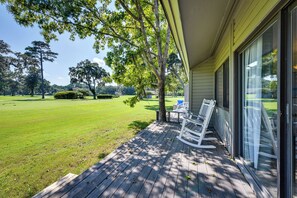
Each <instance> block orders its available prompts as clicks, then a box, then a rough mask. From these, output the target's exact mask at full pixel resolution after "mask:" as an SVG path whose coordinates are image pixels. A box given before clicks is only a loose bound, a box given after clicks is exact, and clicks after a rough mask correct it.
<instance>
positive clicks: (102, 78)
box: [69, 60, 111, 99]
mask: <svg viewBox="0 0 297 198" xmlns="http://www.w3.org/2000/svg"><path fill="white" fill-rule="evenodd" d="M69 76H70V82H71V83H84V84H86V85H88V87H89V90H90V91H91V92H92V93H93V96H94V99H95V98H96V85H99V86H103V85H104V84H105V83H106V82H111V79H110V76H109V73H107V72H106V71H105V69H103V68H102V67H100V66H99V65H98V63H92V62H91V61H89V60H84V61H81V62H79V63H78V64H77V66H76V67H70V68H69Z"/></svg>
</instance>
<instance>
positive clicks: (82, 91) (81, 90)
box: [77, 89, 90, 96]
mask: <svg viewBox="0 0 297 198" xmlns="http://www.w3.org/2000/svg"><path fill="white" fill-rule="evenodd" d="M77 91H78V92H80V93H82V94H83V95H84V96H89V95H90V92H89V91H88V90H85V89H78V90H77Z"/></svg>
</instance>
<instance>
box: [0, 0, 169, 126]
mask: <svg viewBox="0 0 297 198" xmlns="http://www.w3.org/2000/svg"><path fill="white" fill-rule="evenodd" d="M0 2H3V3H7V5H8V9H9V11H10V12H11V13H12V14H13V15H14V17H15V19H16V21H17V22H18V23H20V24H22V25H25V26H32V25H34V24H37V25H38V26H39V27H40V28H41V29H42V34H43V36H44V38H45V39H46V40H47V41H49V40H51V39H57V34H62V33H63V32H65V31H67V32H70V34H71V39H75V37H76V36H78V37H79V38H82V39H83V38H86V37H90V36H93V37H94V39H95V41H94V48H95V49H96V51H97V52H99V51H100V50H101V49H104V48H105V47H106V46H107V47H112V46H120V47H121V48H122V49H123V52H122V53H126V52H127V51H136V52H137V54H138V55H139V56H140V57H141V58H142V59H143V61H144V62H145V65H146V66H147V67H149V69H150V71H151V72H152V73H153V74H154V75H155V77H156V79H157V81H158V89H159V92H158V93H159V108H160V114H159V115H160V119H161V120H163V121H164V120H165V119H166V114H165V70H166V62H167V57H168V53H169V51H170V41H171V37H170V28H169V26H168V24H167V22H166V19H165V16H164V13H163V12H162V9H161V6H160V5H159V1H158V0H133V1H131V0H115V1H112V0H99V1H97V0H88V1H86V0H73V1H63V3H61V1H59V0H47V1H36V0H0Z"/></svg>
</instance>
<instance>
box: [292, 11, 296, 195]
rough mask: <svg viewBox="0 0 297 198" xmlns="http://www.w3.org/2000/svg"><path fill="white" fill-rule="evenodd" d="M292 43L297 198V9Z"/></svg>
mask: <svg viewBox="0 0 297 198" xmlns="http://www.w3.org/2000/svg"><path fill="white" fill-rule="evenodd" d="M291 24H292V27H291V31H292V32H291V41H292V45H291V46H292V132H293V137H294V138H295V146H294V147H295V149H294V150H295V152H294V158H295V160H294V162H295V185H294V187H295V190H294V197H297V186H296V185H297V184H296V180H297V171H296V167H297V160H296V157H297V153H296V148H297V147H296V146H297V145H296V142H297V8H294V9H293V10H292V11H291Z"/></svg>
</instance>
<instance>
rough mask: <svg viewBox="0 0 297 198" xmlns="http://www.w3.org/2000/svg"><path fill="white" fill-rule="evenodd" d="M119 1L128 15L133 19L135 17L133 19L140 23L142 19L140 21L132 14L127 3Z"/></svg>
mask: <svg viewBox="0 0 297 198" xmlns="http://www.w3.org/2000/svg"><path fill="white" fill-rule="evenodd" d="M118 1H119V2H120V4H121V6H122V7H123V8H124V10H125V11H126V12H128V14H129V15H130V16H131V17H133V19H135V20H136V21H140V19H139V18H138V17H137V16H136V15H135V14H133V13H132V12H131V10H129V8H128V7H127V6H126V5H125V3H124V2H123V1H122V0H118Z"/></svg>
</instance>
